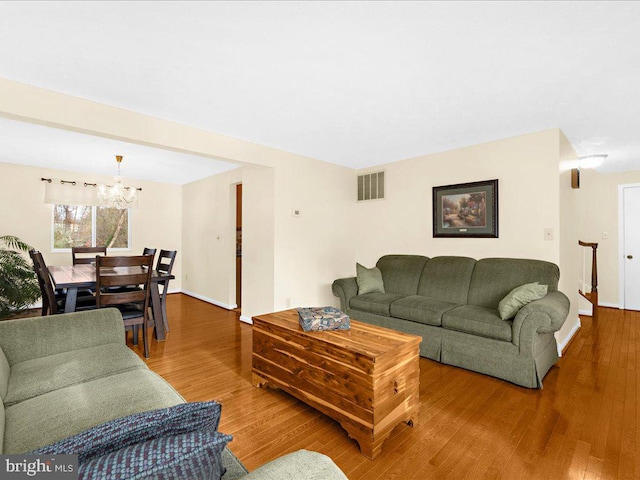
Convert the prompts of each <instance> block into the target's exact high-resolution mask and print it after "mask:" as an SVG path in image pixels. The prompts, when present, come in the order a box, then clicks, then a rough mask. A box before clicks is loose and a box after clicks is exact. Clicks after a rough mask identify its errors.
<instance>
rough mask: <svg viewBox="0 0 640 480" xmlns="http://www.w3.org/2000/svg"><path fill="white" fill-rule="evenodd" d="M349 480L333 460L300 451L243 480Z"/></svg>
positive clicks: (279, 459) (273, 461)
mask: <svg viewBox="0 0 640 480" xmlns="http://www.w3.org/2000/svg"><path fill="white" fill-rule="evenodd" d="M301 478H306V479H309V480H312V479H315V480H325V479H329V478H330V479H334V480H338V479H341V480H348V479H347V476H346V475H345V474H344V473H343V472H342V470H340V469H339V468H338V466H337V465H336V464H335V463H333V460H331V458H329V457H327V456H326V455H323V454H321V453H318V452H309V451H307V450H298V451H296V452H293V453H289V454H287V455H284V456H282V457H279V458H276V459H275V460H272V461H270V462H269V463H266V464H264V465H262V466H261V467H258V468H256V469H255V470H254V471H252V472H251V473H249V474H248V475H247V476H246V477H243V480H300V479H301Z"/></svg>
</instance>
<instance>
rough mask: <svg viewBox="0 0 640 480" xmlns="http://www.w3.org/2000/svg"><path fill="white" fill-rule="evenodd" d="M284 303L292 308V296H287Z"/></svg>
mask: <svg viewBox="0 0 640 480" xmlns="http://www.w3.org/2000/svg"><path fill="white" fill-rule="evenodd" d="M284 304H285V306H286V307H287V308H291V297H287V298H285V299H284Z"/></svg>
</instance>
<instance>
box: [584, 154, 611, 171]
mask: <svg viewBox="0 0 640 480" xmlns="http://www.w3.org/2000/svg"><path fill="white" fill-rule="evenodd" d="M608 156H609V155H603V154H600V155H587V156H586V157H580V158H578V165H579V167H580V168H597V167H599V166H600V165H602V164H603V163H604V161H605V160H606V159H607V157H608Z"/></svg>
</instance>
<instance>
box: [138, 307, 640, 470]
mask: <svg viewBox="0 0 640 480" xmlns="http://www.w3.org/2000/svg"><path fill="white" fill-rule="evenodd" d="M168 317H169V319H170V327H171V331H170V333H169V334H168V337H167V340H166V341H165V342H156V341H155V340H152V341H151V345H150V351H151V358H150V359H148V360H147V363H148V365H149V366H150V367H151V368H152V369H153V370H155V371H156V372H157V373H159V374H160V375H162V376H163V377H164V378H166V379H167V380H168V381H169V382H170V383H171V384H172V385H173V386H174V387H175V388H176V389H177V390H178V391H179V392H180V393H181V394H182V395H183V396H184V397H185V398H186V399H187V400H189V401H199V400H211V399H215V400H218V401H220V402H221V403H222V405H223V409H222V420H221V423H220V430H221V431H223V432H225V433H229V434H231V435H233V437H234V440H233V441H232V442H231V444H230V448H231V450H233V452H234V453H235V454H236V455H237V456H238V457H239V458H240V459H241V460H242V461H243V462H244V464H245V465H246V466H247V468H248V469H249V470H253V469H255V468H257V467H258V466H260V465H261V464H263V463H265V462H267V461H269V460H272V459H274V458H276V457H278V456H280V455H283V454H285V453H288V452H292V451H294V450H297V449H301V448H304V449H307V450H315V451H319V452H321V453H324V454H326V455H328V456H329V457H331V458H332V459H333V460H334V461H335V462H336V463H337V465H338V466H339V467H340V468H341V469H342V470H343V471H344V472H345V473H346V475H347V476H348V477H349V478H350V479H351V480H358V479H367V480H374V479H385V480H386V479H444V478H447V479H541V480H542V479H544V480H547V479H602V480H606V479H633V478H640V455H638V453H639V451H638V450H639V449H638V445H639V444H640V430H639V429H638V417H639V415H640V402H638V395H639V393H640V382H639V378H638V371H639V369H638V368H637V362H638V361H639V360H640V327H638V322H639V321H640V312H631V311H622V310H614V309H606V308H603V309H601V311H600V318H599V319H598V321H597V322H593V321H592V319H591V317H581V318H582V328H581V329H580V330H579V331H578V333H577V335H576V336H575V337H574V340H573V341H572V342H571V344H570V345H569V346H568V348H567V350H566V351H565V353H564V356H563V357H562V358H561V359H560V361H559V362H558V363H557V365H556V366H554V367H553V368H552V369H551V370H550V372H549V373H548V374H547V376H546V377H545V379H544V389H543V390H529V389H526V388H522V387H518V386H515V385H512V384H510V383H507V382H504V381H502V380H498V379H495V378H491V377H487V376H484V375H481V374H477V373H474V372H469V371H466V370H462V369H459V368H455V367H450V366H447V365H442V364H439V363H436V362H433V361H431V360H427V359H424V358H421V359H420V403H421V407H420V419H419V422H418V425H417V426H416V427H415V428H411V427H409V426H407V425H405V424H402V425H399V426H398V427H396V428H395V430H394V431H393V433H392V434H391V437H390V438H389V439H388V440H387V441H386V442H385V443H384V444H383V446H382V453H381V454H380V456H379V457H378V458H376V460H375V461H371V460H368V459H367V458H365V457H364V456H363V455H361V454H360V453H359V449H358V447H357V445H356V444H355V442H354V441H352V440H350V439H349V438H348V437H347V435H346V433H345V432H344V431H343V430H342V428H341V427H340V425H338V424H337V423H336V422H334V421H333V420H331V419H330V418H328V417H326V416H324V415H322V414H320V413H319V412H317V411H315V410H314V409H312V408H310V407H308V406H306V405H305V404H303V403H302V402H299V401H298V400H296V399H294V398H293V397H291V396H289V395H287V394H286V393H284V392H281V391H279V390H268V389H259V388H255V387H253V386H252V385H251V341H252V327H251V326H250V325H247V324H244V323H242V322H239V321H238V320H237V318H238V314H237V313H235V312H229V311H227V310H223V309H221V308H218V307H215V306H212V305H209V304H207V303H204V302H202V301H200V300H196V299H193V298H191V297H188V296H186V295H181V294H174V295H169V297H168ZM136 351H137V352H138V353H139V354H141V353H142V351H141V346H140V347H138V348H137V349H136Z"/></svg>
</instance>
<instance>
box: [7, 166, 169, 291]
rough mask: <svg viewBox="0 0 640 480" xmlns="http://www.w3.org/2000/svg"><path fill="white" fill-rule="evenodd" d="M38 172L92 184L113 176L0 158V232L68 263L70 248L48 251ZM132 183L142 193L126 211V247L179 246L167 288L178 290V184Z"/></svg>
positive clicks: (47, 209) (54, 261) (47, 211)
mask: <svg viewBox="0 0 640 480" xmlns="http://www.w3.org/2000/svg"><path fill="white" fill-rule="evenodd" d="M7 160H9V159H7ZM41 177H45V178H50V177H53V178H60V179H65V180H76V181H78V182H85V181H86V182H92V183H93V182H109V181H112V180H113V177H102V176H99V175H89V174H81V173H75V172H65V171H61V170H53V169H43V168H40V167H28V166H22V165H12V164H8V163H0V203H1V204H2V208H1V209H0V234H2V235H16V236H18V237H20V238H21V239H23V240H24V241H25V242H27V243H29V244H30V245H32V246H33V247H35V248H36V249H38V250H40V251H41V252H42V254H43V255H44V257H45V261H46V262H47V263H49V264H51V265H65V264H70V263H71V254H70V253H54V252H52V215H53V213H52V205H48V204H45V203H44V189H45V183H44V182H42V181H40V178H41ZM132 184H135V185H136V186H139V187H142V193H141V194H140V199H139V205H138V208H136V209H133V210H131V249H130V251H131V252H135V253H138V252H140V253H141V252H142V250H143V248H144V247H155V248H157V249H158V250H160V249H165V250H178V256H177V258H176V262H175V264H174V273H175V274H176V280H173V281H172V282H171V284H170V290H171V291H176V290H180V288H181V282H180V277H181V273H180V272H181V264H182V234H181V231H182V188H181V186H179V185H168V184H162V183H156V182H144V181H133V182H132Z"/></svg>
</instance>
